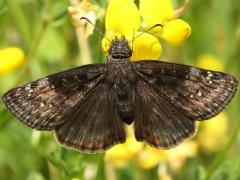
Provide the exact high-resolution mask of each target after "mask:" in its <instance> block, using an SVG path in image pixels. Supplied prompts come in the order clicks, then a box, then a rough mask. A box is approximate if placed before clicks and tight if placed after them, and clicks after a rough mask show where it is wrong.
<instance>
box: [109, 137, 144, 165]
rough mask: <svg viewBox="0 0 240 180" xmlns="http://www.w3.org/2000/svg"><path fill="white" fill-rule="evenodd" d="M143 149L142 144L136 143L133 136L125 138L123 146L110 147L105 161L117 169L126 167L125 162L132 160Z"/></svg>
mask: <svg viewBox="0 0 240 180" xmlns="http://www.w3.org/2000/svg"><path fill="white" fill-rule="evenodd" d="M142 149H143V143H141V142H137V141H136V140H135V137H134V136H130V137H128V138H127V140H126V142H125V143H124V144H119V145H116V146H114V147H112V148H111V149H110V150H108V151H107V152H106V156H105V158H106V160H110V161H112V162H113V164H114V165H115V166H117V167H123V166H124V165H126V163H127V160H129V159H131V158H133V157H134V156H135V155H136V154H137V153H138V152H140V151H141V150H142Z"/></svg>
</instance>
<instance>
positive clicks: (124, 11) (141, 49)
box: [102, 0, 191, 60]
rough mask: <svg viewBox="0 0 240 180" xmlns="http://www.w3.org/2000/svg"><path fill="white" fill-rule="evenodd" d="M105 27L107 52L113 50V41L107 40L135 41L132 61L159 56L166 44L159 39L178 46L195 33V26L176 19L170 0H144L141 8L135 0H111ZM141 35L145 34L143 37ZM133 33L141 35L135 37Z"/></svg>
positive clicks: (104, 49) (105, 50) (105, 49)
mask: <svg viewBox="0 0 240 180" xmlns="http://www.w3.org/2000/svg"><path fill="white" fill-rule="evenodd" d="M141 17H142V19H143V21H141ZM156 24H161V25H162V26H158V27H156V28H153V29H152V30H150V31H148V32H146V33H143V32H141V31H140V28H143V31H146V30H148V29H149V28H151V27H153V26H154V25H156ZM140 25H141V26H140ZM105 26H106V38H104V39H103V41H102V48H103V51H104V52H105V53H108V51H109V48H110V45H111V44H110V42H109V41H108V40H107V39H110V40H112V39H113V38H114V37H115V36H117V37H121V36H125V37H126V38H127V40H128V41H129V42H131V41H133V55H132V57H131V60H140V59H141V60H148V59H152V60H154V59H159V57H160V55H161V51H162V47H161V44H160V42H159V40H158V38H162V39H163V40H165V41H166V42H168V43H169V44H171V45H175V46H178V45H180V44H182V43H183V42H184V41H185V39H186V38H188V37H189V35H190V34H191V28H190V26H189V25H188V24H187V23H186V22H185V21H183V20H181V19H174V10H173V7H172V3H171V1H170V0H140V4H139V9H138V8H137V6H136V5H135V4H134V2H133V0H121V1H119V0H111V1H110V2H109V5H108V9H107V13H106V21H105ZM142 33H143V34H142ZM140 34H142V35H141V36H139V35H140ZM133 36H134V37H137V36H139V37H137V38H136V39H135V38H134V37H133Z"/></svg>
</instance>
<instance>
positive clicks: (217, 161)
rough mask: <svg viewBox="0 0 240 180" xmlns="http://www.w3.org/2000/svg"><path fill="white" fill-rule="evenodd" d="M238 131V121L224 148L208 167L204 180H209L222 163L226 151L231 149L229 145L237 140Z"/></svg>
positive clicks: (239, 124) (239, 125)
mask: <svg viewBox="0 0 240 180" xmlns="http://www.w3.org/2000/svg"><path fill="white" fill-rule="evenodd" d="M239 130H240V120H238V121H237V123H236V126H235V129H234V130H233V132H232V134H231V136H230V139H229V141H228V143H227V144H226V145H225V147H224V148H223V149H222V151H221V152H220V153H219V154H218V155H217V157H216V158H215V160H214V161H213V163H212V165H211V166H210V168H209V170H208V172H207V175H206V178H205V179H206V180H209V179H210V178H211V176H212V174H213V173H214V172H215V170H216V169H217V168H218V167H219V166H220V165H221V163H222V162H223V160H224V158H225V155H226V153H227V151H228V150H229V148H230V147H231V145H232V144H233V143H234V141H235V139H236V138H237V135H238V131H239Z"/></svg>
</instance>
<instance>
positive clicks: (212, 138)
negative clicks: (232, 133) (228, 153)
mask: <svg viewBox="0 0 240 180" xmlns="http://www.w3.org/2000/svg"><path fill="white" fill-rule="evenodd" d="M227 129H228V118H227V115H226V114H225V113H224V112H222V113H220V114H219V115H217V116H216V117H214V118H212V119H210V120H207V121H203V122H202V123H201V129H200V132H199V134H198V142H199V145H200V147H201V148H202V149H203V150H204V151H206V152H213V151H217V150H219V148H220V147H221V146H222V145H223V144H224V142H225V141H226V137H227Z"/></svg>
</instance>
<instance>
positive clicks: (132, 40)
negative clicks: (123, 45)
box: [131, 30, 135, 51]
mask: <svg viewBox="0 0 240 180" xmlns="http://www.w3.org/2000/svg"><path fill="white" fill-rule="evenodd" d="M134 36H135V30H134V31H133V37H132V40H131V42H132V51H133V43H134Z"/></svg>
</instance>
